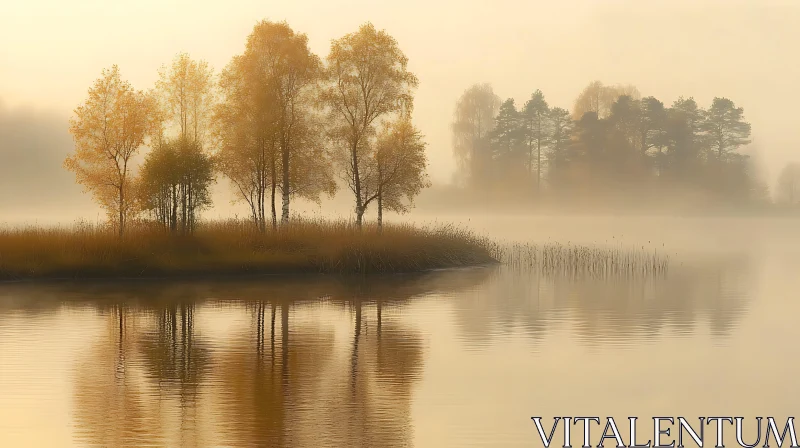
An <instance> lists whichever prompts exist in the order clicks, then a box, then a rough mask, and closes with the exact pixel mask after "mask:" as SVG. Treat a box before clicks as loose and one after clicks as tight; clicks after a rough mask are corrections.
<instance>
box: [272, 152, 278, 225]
mask: <svg viewBox="0 0 800 448" xmlns="http://www.w3.org/2000/svg"><path fill="white" fill-rule="evenodd" d="M273 149H274V148H273ZM276 175H277V169H276V167H275V153H274V151H273V154H272V176H271V177H272V195H271V196H270V201H271V202H272V230H276V229H277V228H278V218H277V215H276V214H275V189H276V188H277V179H275V176H276Z"/></svg>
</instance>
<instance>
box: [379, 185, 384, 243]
mask: <svg viewBox="0 0 800 448" xmlns="http://www.w3.org/2000/svg"><path fill="white" fill-rule="evenodd" d="M382 232H383V189H382V188H380V187H379V188H378V233H382Z"/></svg>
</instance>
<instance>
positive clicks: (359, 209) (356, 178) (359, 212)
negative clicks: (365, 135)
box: [351, 142, 364, 229]
mask: <svg viewBox="0 0 800 448" xmlns="http://www.w3.org/2000/svg"><path fill="white" fill-rule="evenodd" d="M357 149H358V142H356V143H354V144H353V148H352V149H351V150H352V152H353V184H354V186H355V190H356V191H355V193H356V225H357V226H358V228H359V229H361V222H362V218H363V216H364V207H363V205H362V203H361V176H360V175H359V173H358V151H357Z"/></svg>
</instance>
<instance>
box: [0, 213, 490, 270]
mask: <svg viewBox="0 0 800 448" xmlns="http://www.w3.org/2000/svg"><path fill="white" fill-rule="evenodd" d="M495 261H496V260H495V258H494V254H493V246H492V245H491V244H490V243H489V241H488V240H486V239H483V238H480V237H478V236H476V235H474V234H473V233H471V232H469V231H467V230H464V229H459V228H456V227H452V226H442V227H437V228H419V227H413V226H409V225H385V226H384V228H383V231H382V232H381V233H379V232H378V231H377V229H376V228H375V227H373V226H370V225H366V226H365V227H364V229H362V230H360V231H359V230H358V229H357V228H355V226H354V225H353V224H351V223H349V222H343V221H301V220H297V221H295V222H293V223H292V225H291V226H288V227H287V228H285V229H280V230H278V231H271V230H267V232H265V233H260V232H258V231H257V230H256V229H254V227H253V225H252V224H251V223H249V222H242V221H224V222H210V223H205V224H203V225H201V226H200V227H199V228H198V229H197V231H196V232H195V233H194V234H193V235H191V236H174V235H170V234H168V233H165V232H164V231H163V230H161V229H156V228H152V227H147V226H131V228H130V229H129V231H128V232H127V233H126V235H125V237H124V238H122V239H120V238H119V237H118V236H117V235H116V234H115V233H114V232H113V231H111V230H109V229H106V228H103V227H98V226H93V225H87V224H76V225H74V226H71V227H68V228H65V227H60V228H35V227H25V228H8V229H0V280H18V279H50V278H114V277H172V276H201V275H202V276H206V275H247V274H299V273H335V274H369V273H394V272H416V271H424V270H429V269H440V268H451V267H461V266H472V265H479V264H486V263H493V262H495Z"/></svg>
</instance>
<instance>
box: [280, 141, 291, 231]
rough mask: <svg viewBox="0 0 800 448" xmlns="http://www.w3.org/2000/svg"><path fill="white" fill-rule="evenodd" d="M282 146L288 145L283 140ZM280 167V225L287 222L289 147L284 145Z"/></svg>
mask: <svg viewBox="0 0 800 448" xmlns="http://www.w3.org/2000/svg"><path fill="white" fill-rule="evenodd" d="M284 146H288V145H287V144H286V143H285V142H284ZM281 155H282V167H283V185H282V188H281V190H282V193H283V195H282V196H283V208H282V210H281V225H286V224H289V148H288V147H284V148H283V151H282V154H281Z"/></svg>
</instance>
